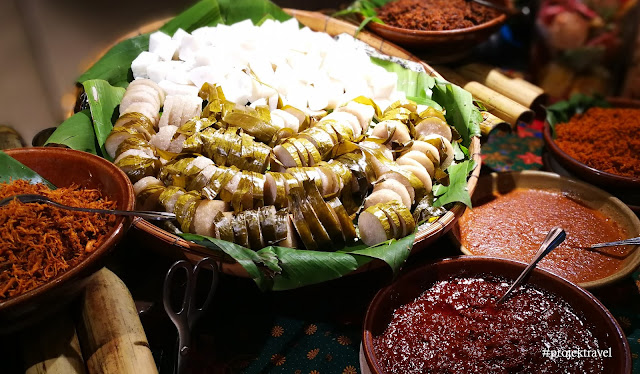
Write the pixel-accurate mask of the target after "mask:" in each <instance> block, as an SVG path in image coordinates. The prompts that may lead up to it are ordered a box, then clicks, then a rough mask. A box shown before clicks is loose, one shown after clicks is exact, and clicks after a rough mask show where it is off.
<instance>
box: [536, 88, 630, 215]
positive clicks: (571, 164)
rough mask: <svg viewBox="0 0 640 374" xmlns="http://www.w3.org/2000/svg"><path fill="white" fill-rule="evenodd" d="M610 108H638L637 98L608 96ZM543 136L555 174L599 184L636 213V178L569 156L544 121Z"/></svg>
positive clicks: (551, 167) (550, 164)
mask: <svg viewBox="0 0 640 374" xmlns="http://www.w3.org/2000/svg"><path fill="white" fill-rule="evenodd" d="M607 101H608V102H609V103H610V104H611V105H612V106H613V107H614V108H633V109H639V108H640V101H638V100H630V99H623V98H608V99H607ZM543 137H544V142H545V148H546V150H547V151H548V154H547V155H546V157H545V160H544V161H545V164H546V166H547V167H548V168H549V169H551V170H553V171H555V172H557V173H558V174H562V175H568V176H575V177H576V178H579V179H582V180H585V181H587V182H589V183H592V184H594V185H596V186H598V187H600V188H603V189H605V190H607V191H609V192H610V193H612V194H613V195H615V196H616V197H618V198H620V199H621V200H622V201H624V202H625V203H627V205H629V207H630V208H631V209H633V211H635V212H636V213H640V192H639V191H640V178H630V177H625V176H621V175H616V174H611V173H607V172H604V171H602V170H598V169H594V168H592V167H590V166H587V165H585V164H583V163H582V162H580V161H578V160H576V159H575V158H573V157H571V156H569V155H568V154H567V153H566V152H565V151H563V150H562V149H561V148H560V147H559V146H558V145H557V144H556V142H555V141H554V136H553V135H552V134H551V126H550V125H549V123H548V122H547V121H545V123H544V131H543Z"/></svg>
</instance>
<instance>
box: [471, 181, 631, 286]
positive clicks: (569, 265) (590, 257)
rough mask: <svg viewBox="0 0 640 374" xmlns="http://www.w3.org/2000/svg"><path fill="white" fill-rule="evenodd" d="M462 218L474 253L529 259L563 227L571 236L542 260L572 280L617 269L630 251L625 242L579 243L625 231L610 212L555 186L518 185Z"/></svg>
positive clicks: (546, 266) (615, 237)
mask: <svg viewBox="0 0 640 374" xmlns="http://www.w3.org/2000/svg"><path fill="white" fill-rule="evenodd" d="M459 223H460V236H461V241H462V245H464V246H465V247H466V248H467V249H468V250H469V251H471V252H472V253H473V254H476V255H486V256H495V257H501V258H508V259H514V260H519V261H524V262H529V261H530V260H531V259H532V258H533V256H534V255H535V254H536V252H537V251H538V248H539V247H540V243H542V241H543V240H544V237H545V236H546V234H547V232H549V230H550V229H551V228H552V227H554V226H560V227H562V228H563V229H564V230H565V231H566V232H567V238H566V240H565V241H564V243H562V244H561V245H560V246H559V247H558V248H556V249H554V250H553V252H551V253H550V254H548V255H547V256H546V257H545V258H544V259H543V260H542V261H541V262H540V263H539V264H538V266H539V267H541V268H543V269H545V270H548V271H551V272H553V273H555V274H558V275H560V276H563V277H565V278H567V279H569V280H571V281H573V282H589V281H594V280H597V279H602V278H604V277H607V276H609V275H611V274H613V273H615V272H616V271H618V270H619V269H621V268H622V267H623V265H624V259H625V256H626V255H627V253H628V252H627V250H626V249H625V248H624V247H609V248H604V249H600V250H586V249H579V248H576V247H584V246H588V245H591V244H595V243H601V242H609V241H615V240H621V239H624V238H625V237H626V235H625V233H624V230H623V229H622V228H621V227H620V226H619V225H618V224H617V223H616V222H615V221H613V219H611V218H610V217H607V216H605V215H603V214H602V213H600V212H598V211H595V210H593V209H591V208H589V207H586V206H584V205H582V204H580V203H578V202H576V201H574V200H572V199H570V198H568V197H566V196H563V195H562V194H560V193H558V192H553V191H545V190H532V189H515V190H513V191H510V192H509V193H506V194H504V195H497V196H495V197H494V198H493V199H491V200H490V201H487V202H484V203H482V204H479V205H476V206H474V208H473V209H468V210H467V211H466V212H465V214H464V215H463V216H462V217H461V218H460V222H459Z"/></svg>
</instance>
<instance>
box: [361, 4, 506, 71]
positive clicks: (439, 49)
mask: <svg viewBox="0 0 640 374" xmlns="http://www.w3.org/2000/svg"><path fill="white" fill-rule="evenodd" d="M494 2H495V3H496V4H499V5H505V6H506V5H508V4H509V2H508V1H503V0H496V1H494ZM359 19H360V21H362V20H363V19H364V18H363V17H362V16H360V17H359ZM506 20H507V16H506V15H505V14H500V15H499V16H498V17H496V18H494V19H492V20H490V21H488V22H485V23H482V24H479V25H476V26H472V27H467V28H463V29H455V30H442V31H428V30H411V29H404V28H400V27H395V26H391V25H387V24H382V23H377V22H373V21H372V22H369V23H367V26H366V28H367V29H368V30H369V31H371V32H373V33H375V34H377V35H378V36H380V37H382V38H383V39H385V40H388V41H390V42H393V43H395V44H397V45H400V46H402V47H405V48H407V49H409V50H410V51H412V52H413V53H415V54H416V55H418V56H420V58H422V59H423V60H425V61H427V62H431V63H443V62H452V61H457V60H461V59H463V58H464V57H466V56H468V55H469V54H471V52H472V51H473V48H474V47H475V46H477V45H478V44H480V43H482V42H484V41H486V40H487V39H489V37H490V36H491V34H493V33H495V32H496V31H498V29H499V28H500V27H501V26H502V25H503V24H504V23H505V22H506Z"/></svg>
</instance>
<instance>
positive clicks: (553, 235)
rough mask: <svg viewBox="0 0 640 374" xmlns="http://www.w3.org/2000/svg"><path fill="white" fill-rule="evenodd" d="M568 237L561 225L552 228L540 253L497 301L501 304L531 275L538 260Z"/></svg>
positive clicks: (541, 246) (539, 250)
mask: <svg viewBox="0 0 640 374" xmlns="http://www.w3.org/2000/svg"><path fill="white" fill-rule="evenodd" d="M566 237H567V233H566V232H565V231H564V230H563V229H562V228H560V227H554V228H552V229H551V231H549V233H548V234H547V237H546V238H544V241H543V242H542V244H541V245H540V249H538V253H536V255H535V257H534V258H533V260H532V261H531V263H529V265H528V266H527V267H526V268H525V269H524V271H523V272H522V273H521V274H520V276H519V277H518V279H516V281H515V282H513V284H512V285H511V287H509V289H508V290H507V292H505V294H504V295H503V296H502V297H501V298H500V299H499V300H498V301H497V302H496V304H500V303H501V302H502V301H504V300H505V299H506V298H507V296H508V295H509V294H510V293H511V292H513V290H515V289H516V288H517V287H518V286H519V285H520V284H522V282H523V281H524V279H525V278H526V276H527V275H529V273H531V271H533V269H534V268H535V267H536V265H537V264H538V262H540V260H542V259H543V258H544V256H546V255H548V254H549V252H551V251H553V250H554V249H555V248H556V247H557V246H559V245H560V244H561V243H562V242H563V241H564V239H565V238H566Z"/></svg>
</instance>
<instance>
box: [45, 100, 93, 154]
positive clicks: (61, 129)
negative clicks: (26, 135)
mask: <svg viewBox="0 0 640 374" xmlns="http://www.w3.org/2000/svg"><path fill="white" fill-rule="evenodd" d="M51 144H62V145H65V146H67V147H69V148H72V149H76V150H79V151H84V152H88V153H93V154H97V153H98V152H96V133H95V131H94V129H93V121H92V120H91V112H90V111H89V109H85V110H83V111H80V112H78V113H76V114H74V115H72V116H71V117H69V118H68V119H67V120H66V121H64V122H62V123H61V124H60V125H59V126H58V128H56V130H55V131H54V132H53V134H51V136H50V137H49V139H47V141H46V143H45V145H51Z"/></svg>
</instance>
